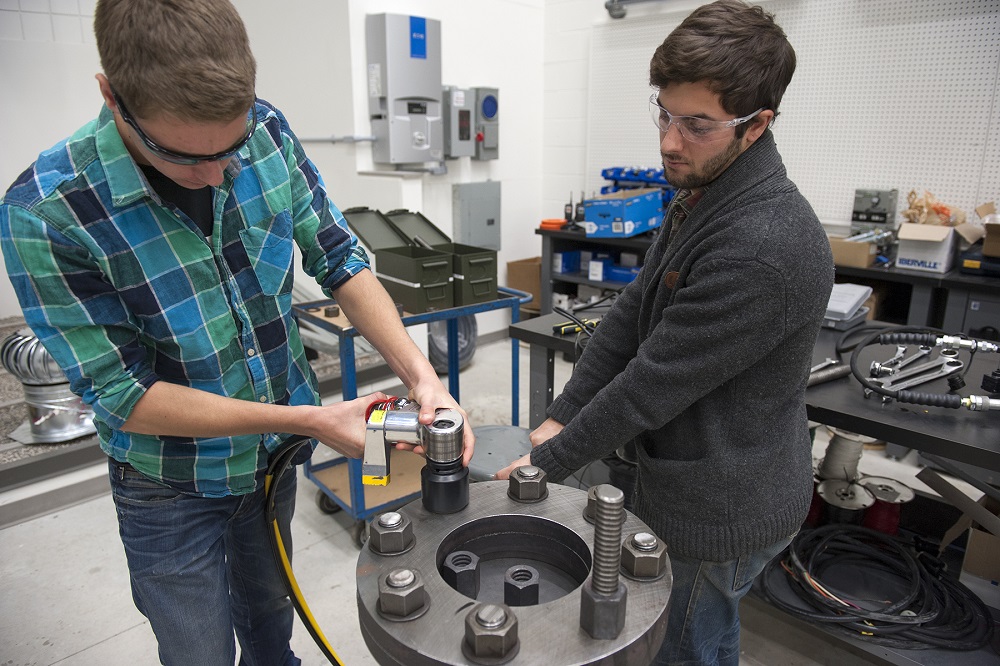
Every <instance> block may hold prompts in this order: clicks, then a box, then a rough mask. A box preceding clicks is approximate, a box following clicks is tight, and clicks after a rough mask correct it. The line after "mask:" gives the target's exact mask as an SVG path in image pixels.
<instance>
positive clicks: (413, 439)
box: [361, 398, 469, 513]
mask: <svg viewBox="0 0 1000 666" xmlns="http://www.w3.org/2000/svg"><path fill="white" fill-rule="evenodd" d="M419 409H420V405H418V404H417V403H415V402H413V401H411V400H407V399H406V398H390V399H389V400H385V401H381V402H377V403H374V404H373V405H371V406H370V407H369V409H368V416H367V422H366V426H365V453H364V459H363V460H362V464H361V480H362V482H363V483H364V484H365V485H368V486H384V485H387V484H388V483H389V474H390V471H389V463H390V456H389V449H390V447H391V446H392V445H394V444H397V443H403V444H413V445H419V446H422V447H423V449H424V458H425V459H426V461H427V463H426V464H425V465H424V468H423V469H422V470H421V471H420V491H421V498H422V500H423V503H424V508H426V509H427V510H428V511H430V512H431V513H454V512H456V511H461V510H462V509H464V508H465V507H466V506H467V505H468V504H469V470H468V468H467V467H465V466H463V465H462V441H463V435H464V431H465V419H463V418H462V414H461V412H459V411H458V410H457V409H439V410H437V413H436V414H435V416H434V421H433V423H431V424H430V425H426V426H425V425H422V424H421V423H420V422H419V421H418V420H417V417H418V411H419Z"/></svg>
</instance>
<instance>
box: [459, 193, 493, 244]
mask: <svg viewBox="0 0 1000 666" xmlns="http://www.w3.org/2000/svg"><path fill="white" fill-rule="evenodd" d="M451 213H452V226H453V227H454V228H453V233H452V236H453V237H454V239H455V242H456V243H461V244H463V245H475V246H477V247H485V248H489V249H491V250H498V251H499V250H500V182H499V181H487V182H485V183H458V184H456V185H452V187H451Z"/></svg>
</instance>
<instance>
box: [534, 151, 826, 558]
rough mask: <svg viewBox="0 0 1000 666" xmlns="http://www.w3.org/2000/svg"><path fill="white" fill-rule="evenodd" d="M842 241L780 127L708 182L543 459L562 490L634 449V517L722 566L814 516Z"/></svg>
mask: <svg viewBox="0 0 1000 666" xmlns="http://www.w3.org/2000/svg"><path fill="white" fill-rule="evenodd" d="M832 285H833V259H832V256H831V253H830V245H829V242H828V241H827V238H826V235H825V233H824V231H823V228H822V226H821V225H820V222H819V220H818V219H817V217H816V214H815V213H814V212H813V210H812V208H811V207H810V206H809V203H808V202H807V201H806V200H805V198H804V197H803V196H802V194H801V193H799V191H798V189H797V188H796V187H795V184H794V183H792V182H791V181H790V180H789V179H788V177H787V175H786V172H785V167H784V165H783V164H782V161H781V157H780V155H779V154H778V151H777V148H776V146H775V142H774V137H773V135H772V133H771V132H770V131H767V132H765V133H764V134H763V135H762V136H761V137H760V138H759V139H758V140H757V141H756V142H755V143H754V144H753V145H752V146H750V148H748V149H747V150H746V151H745V152H744V153H742V154H741V155H740V156H739V157H738V158H737V159H736V161H734V162H733V164H732V165H730V166H729V168H727V169H726V170H725V171H724V172H723V173H722V174H721V175H720V176H719V177H718V178H716V180H715V181H713V182H712V183H711V185H710V186H709V187H708V188H706V191H705V193H704V196H703V197H702V198H701V200H700V201H699V202H698V203H697V205H696V206H695V207H694V208H693V210H692V212H691V215H690V217H688V219H687V220H686V221H684V222H683V224H681V225H679V227H677V228H665V229H663V230H662V231H661V233H660V236H659V238H658V239H657V240H656V242H655V243H654V244H653V245H652V246H651V247H650V249H649V251H648V252H647V254H646V258H645V261H644V264H643V268H642V270H641V272H640V273H639V276H638V277H637V278H636V280H635V281H634V282H633V283H632V284H631V285H629V286H628V287H627V288H626V289H625V290H624V292H623V293H622V295H621V296H620V297H619V299H618V301H617V303H616V304H615V305H614V307H613V308H612V309H611V311H610V312H609V313H608V314H607V315H606V316H605V317H604V318H603V320H602V321H601V324H600V325H599V326H598V327H597V331H596V333H595V334H594V336H593V337H592V338H591V340H590V341H589V343H588V345H587V347H586V350H585V352H584V354H583V356H582V357H581V359H580V361H579V363H578V364H577V367H576V369H575V371H574V373H573V376H572V378H571V379H570V380H569V382H568V383H567V384H566V387H565V389H564V391H563V393H562V395H560V396H559V397H558V398H557V399H556V400H555V402H553V404H552V405H551V406H550V407H549V410H548V415H549V416H551V417H552V418H554V419H555V420H557V421H559V422H560V423H564V424H566V427H565V428H564V429H563V430H562V432H560V433H559V434H558V435H557V436H555V437H553V438H552V439H550V440H549V441H548V442H546V443H545V444H543V445H541V446H539V447H536V448H535V449H534V450H533V451H532V454H531V461H532V463H533V464H535V465H537V466H539V467H541V468H542V469H544V470H545V471H546V473H547V474H549V476H550V479H552V480H556V481H558V480H561V479H564V478H565V477H567V476H568V475H569V474H571V473H572V472H573V471H574V470H577V469H579V468H581V467H583V466H584V465H586V464H587V463H588V462H590V461H592V460H596V459H599V458H601V457H603V456H605V455H607V454H609V453H611V452H612V451H614V450H615V449H617V448H618V447H620V446H622V445H623V444H625V443H627V442H629V441H630V440H634V441H635V444H636V449H637V456H638V465H637V480H636V491H635V496H634V510H635V512H636V514H637V515H638V516H639V517H640V518H641V519H642V520H643V521H645V522H646V524H648V525H649V526H650V527H651V528H652V529H653V530H654V531H655V532H656V534H657V535H658V536H659V537H660V538H662V539H664V540H665V541H666V542H667V544H668V547H669V549H670V552H673V553H678V554H681V555H685V556H688V557H696V558H699V559H706V560H713V561H726V560H731V559H735V558H737V557H739V556H741V555H746V554H748V553H751V552H753V551H756V550H758V549H760V548H763V547H765V546H768V545H770V544H773V543H775V542H777V541H778V540H779V539H781V538H783V537H786V536H789V535H791V534H793V533H794V532H795V531H796V530H797V529H798V528H799V526H800V525H801V524H802V521H803V520H804V519H805V516H806V513H807V512H808V508H809V503H810V498H811V495H812V458H811V447H810V438H809V429H808V425H807V421H806V408H805V390H806V379H807V378H808V374H809V367H810V365H811V360H812V350H813V346H814V344H815V341H816V335H817V333H818V332H819V328H820V323H821V322H822V319H823V314H824V312H825V310H826V305H827V301H828V300H829V296H830V290H831V288H832Z"/></svg>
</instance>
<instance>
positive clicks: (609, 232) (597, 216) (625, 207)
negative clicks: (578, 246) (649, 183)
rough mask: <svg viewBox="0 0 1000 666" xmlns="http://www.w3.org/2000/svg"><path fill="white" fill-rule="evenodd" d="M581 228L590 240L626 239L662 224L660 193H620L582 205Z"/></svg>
mask: <svg viewBox="0 0 1000 666" xmlns="http://www.w3.org/2000/svg"><path fill="white" fill-rule="evenodd" d="M583 210H584V228H585V229H586V231H587V236H588V237H592V238H628V237H629V236H636V235H638V234H643V233H646V232H647V231H649V230H651V229H655V228H657V227H659V226H660V223H661V222H663V190H661V189H660V188H658V187H655V188H644V189H639V190H621V191H620V192H612V193H610V194H602V195H600V196H599V197H595V198H593V199H587V200H585V201H584V202H583Z"/></svg>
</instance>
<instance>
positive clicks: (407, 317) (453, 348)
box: [293, 287, 531, 536]
mask: <svg viewBox="0 0 1000 666" xmlns="http://www.w3.org/2000/svg"><path fill="white" fill-rule="evenodd" d="M497 291H498V292H499V293H500V296H501V297H500V298H497V299H496V300H492V301H486V302H484V303H476V304H474V305H463V306H459V307H453V308H448V309H445V310H437V311H433V312H424V313H422V314H406V313H404V314H403V317H402V321H403V325H404V326H415V325H417V324H426V323H429V322H432V321H445V322H446V323H447V333H448V391H449V392H450V393H451V395H452V396H453V397H454V398H455V400H456V401H459V400H460V399H461V398H460V396H459V378H458V374H459V349H458V348H459V343H458V318H459V317H463V316H466V315H474V314H477V313H479V312H489V311H492V310H502V309H506V308H510V310H511V321H512V322H515V323H516V322H517V321H518V320H519V319H520V312H521V304H522V303H526V302H528V301H529V300H531V295H530V294H526V293H524V292H520V291H516V290H514V289H509V288H507V287H498V289H497ZM334 303H335V301H333V300H322V301H312V302H309V303H300V304H297V305H295V306H293V307H294V311H295V315H296V317H298V318H299V319H301V320H303V321H308V322H309V323H310V324H313V325H315V326H317V327H319V328H321V329H323V330H326V331H329V332H330V333H333V334H334V335H336V336H337V339H338V342H339V349H340V371H341V383H342V386H343V390H342V395H343V399H344V400H353V399H355V398H357V397H358V387H357V374H356V371H355V362H356V359H355V349H354V339H355V338H356V337H358V336H359V335H361V334H360V333H359V332H358V330H357V329H356V328H354V326H352V325H351V323H350V321H348V320H347V318H346V317H345V316H344V314H343V312H341V313H340V314H339V315H338V316H336V317H326V316H324V315H323V310H324V308H325V307H326V306H328V305H333V304H334ZM518 366H519V355H518V347H517V342H516V341H511V374H512V389H511V401H512V407H511V422H512V423H513V424H514V425H517V424H518V422H519V414H518V397H519V392H518V383H519V381H518V380H519V374H518V371H519V367H518ZM400 453H402V452H400ZM394 455H395V453H394ZM345 465H346V468H347V478H346V480H345V481H346V482H345V484H344V485H346V486H347V487H348V489H349V490H348V493H347V497H342V496H340V495H338V494H337V493H336V492H335V491H334V490H331V488H330V487H329V484H328V482H327V481H328V478H327V477H328V475H327V474H325V472H327V471H338V472H340V471H342V470H343V469H344V466H345ZM335 468H336V469H335ZM304 469H305V475H306V478H308V479H309V480H310V481H312V482H313V483H315V484H316V485H317V486H318V487H319V490H320V492H321V493H322V496H321V499H322V497H326V498H328V502H327V503H325V504H324V503H322V502H321V503H320V507H321V508H324V510H328V512H332V511H335V510H337V508H338V507H339V508H340V509H343V510H345V511H347V512H348V513H349V514H350V515H351V517H353V518H354V519H355V520H356V521H358V524H357V526H356V527H363V526H364V520H365V519H366V518H370V517H372V516H374V515H375V514H378V513H380V512H382V511H385V510H387V509H389V508H391V507H397V506H400V505H401V504H405V503H406V502H409V501H411V500H413V499H416V498H417V497H419V496H420V490H419V488H420V485H419V473H418V474H417V478H416V486H415V490H414V487H413V484H402V483H400V484H393V486H392V487H393V488H394V489H397V490H396V494H395V495H392V496H389V497H386V496H385V495H383V494H380V497H381V498H382V499H383V500H385V501H383V502H382V503H380V504H377V505H376V506H371V507H369V506H367V504H366V502H365V487H364V484H363V483H362V481H361V460H359V459H353V458H344V457H338V458H334V459H332V460H328V461H325V462H322V463H319V464H315V465H314V464H312V463H311V461H307V462H306V463H305V465H304ZM325 479H326V480H325ZM386 488H388V487H386ZM380 490H382V488H381V487H380ZM398 490H402V491H403V492H402V494H398ZM325 507H326V508H325ZM356 536H360V535H359V534H358V535H356Z"/></svg>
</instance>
